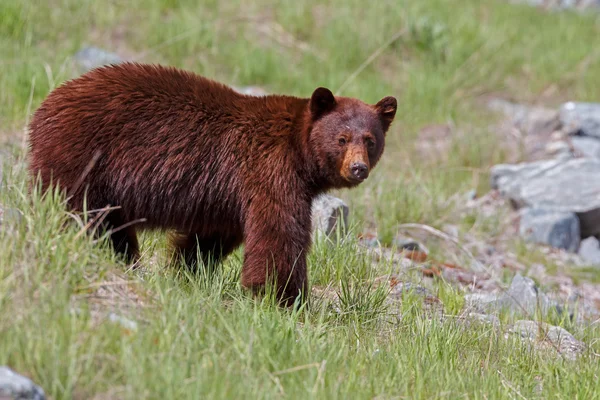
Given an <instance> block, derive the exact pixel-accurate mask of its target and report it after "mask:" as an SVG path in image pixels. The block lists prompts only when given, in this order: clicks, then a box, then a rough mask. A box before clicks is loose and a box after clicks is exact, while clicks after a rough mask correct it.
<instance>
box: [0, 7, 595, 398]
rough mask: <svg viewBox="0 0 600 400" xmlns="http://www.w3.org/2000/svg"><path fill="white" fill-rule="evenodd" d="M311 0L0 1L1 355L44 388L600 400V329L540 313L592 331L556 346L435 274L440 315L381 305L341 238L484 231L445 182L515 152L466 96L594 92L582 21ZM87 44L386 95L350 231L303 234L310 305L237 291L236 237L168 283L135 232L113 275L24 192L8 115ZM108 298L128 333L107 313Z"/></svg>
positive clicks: (77, 224)
mask: <svg viewBox="0 0 600 400" xmlns="http://www.w3.org/2000/svg"><path fill="white" fill-rule="evenodd" d="M322 3H323V2H318V1H312V0H309V1H285V2H279V4H278V3H277V2H267V1H238V0H235V1H227V2H223V1H212V0H209V1H202V2H199V1H192V0H181V1H178V0H132V1H129V2H120V1H93V0H49V1H46V2H33V1H27V0H3V1H1V2H0V165H2V175H3V176H2V178H3V179H2V184H1V186H0V206H1V207H2V208H3V209H5V210H8V209H10V210H13V211H14V210H19V212H14V213H10V214H9V213H6V212H5V215H4V222H3V223H2V225H1V226H0V365H4V364H6V365H9V366H11V367H12V368H13V369H15V370H17V371H19V372H21V373H23V374H26V375H28V376H30V377H32V379H33V380H34V381H36V382H37V383H38V384H40V385H41V386H42V387H43V388H44V389H45V390H46V392H47V394H49V395H50V396H51V397H52V398H54V399H72V398H73V399H90V398H95V399H120V398H127V399H130V398H131V399H133V398H135V399H140V398H148V399H164V398H177V399H179V398H190V399H192V398H199V397H201V398H281V397H285V398H375V397H377V398H407V397H410V398H449V399H450V398H451V399H454V398H461V397H466V398H482V399H483V398H582V399H583V398H586V399H587V398H594V397H595V396H598V395H597V394H596V385H597V380H598V374H599V373H600V367H599V366H598V365H599V364H598V359H597V358H596V356H595V355H594V354H597V353H599V352H600V343H599V341H598V340H597V338H598V337H600V336H599V335H600V327H599V326H598V324H596V325H595V326H592V327H586V328H583V327H581V326H575V325H573V324H572V323H571V322H570V321H568V320H553V321H551V322H552V323H554V324H560V325H562V326H565V327H567V328H568V329H569V330H570V331H571V333H573V334H574V335H575V336H576V337H577V338H578V339H580V340H583V341H585V342H586V343H588V344H590V348H589V349H588V350H587V351H586V353H585V354H584V356H582V357H581V358H579V359H578V360H577V361H568V360H565V359H562V358H560V357H559V358H557V357H556V356H554V355H552V354H550V352H538V351H534V350H533V349H532V347H531V346H530V345H529V344H527V343H524V342H522V341H521V340H520V339H519V338H518V337H516V336H514V335H512V336H511V335H508V337H505V335H504V333H503V330H502V329H501V328H496V327H494V326H493V325H489V324H485V323H472V322H470V323H467V322H466V321H465V319H464V318H463V315H462V314H461V307H462V304H463V302H464V301H463V300H462V297H463V294H462V292H461V291H460V290H457V289H455V288H453V287H452V286H450V285H449V284H447V283H445V282H443V281H440V282H437V283H436V285H437V286H436V287H437V289H436V290H437V293H436V295H437V297H439V298H440V299H441V300H442V303H443V308H444V317H443V318H440V315H439V314H440V310H438V309H436V307H433V308H432V307H431V305H429V304H423V302H424V301H423V299H422V298H421V297H419V296H417V295H415V294H413V293H408V294H406V295H404V296H403V298H402V299H401V301H397V302H390V301H388V300H387V293H386V290H387V287H385V286H378V285H377V282H378V279H377V278H380V277H382V276H386V275H387V274H389V273H391V272H395V269H396V268H397V266H395V265H392V264H389V263H379V264H375V265H373V264H372V262H371V260H370V259H369V258H368V257H367V256H366V255H362V254H360V253H358V251H357V249H356V234H357V233H358V232H364V231H367V230H369V231H372V230H375V231H377V234H378V235H379V236H380V237H381V239H382V240H383V241H384V243H390V242H391V239H392V238H393V236H394V235H395V234H396V231H397V226H398V224H402V223H407V222H417V223H422V224H428V225H431V226H433V227H441V226H442V225H443V224H446V223H452V224H456V225H458V226H459V227H460V229H461V230H464V231H469V232H470V233H472V234H473V235H476V236H478V237H481V238H482V239H483V240H485V239H486V238H488V237H491V236H493V235H495V234H497V233H499V232H498V231H499V229H500V227H499V226H498V221H497V218H498V216H481V215H478V214H467V215H465V214H464V213H463V212H462V211H461V210H462V208H461V206H462V205H463V204H462V203H463V200H462V199H463V198H462V197H461V196H462V194H463V193H466V192H467V191H468V190H470V189H477V190H478V191H479V192H480V193H483V192H484V191H486V190H487V181H488V177H487V170H488V168H489V167H490V166H491V165H493V164H495V163H497V162H500V161H503V160H504V159H506V157H508V156H509V155H510V154H509V152H510V149H511V148H513V147H511V143H508V142H507V141H509V140H510V139H507V138H505V137H502V136H500V135H498V134H496V132H495V131H494V128H493V127H494V124H495V123H496V122H497V118H498V117H497V116H496V115H494V114H492V113H490V112H489V111H488V110H487V109H486V107H484V102H485V100H486V99H487V98H488V97H489V96H498V97H503V98H508V99H515V100H519V101H524V102H529V103H539V104H546V105H551V106H555V105H557V104H559V103H560V102H562V101H565V100H569V99H578V100H582V101H587V100H590V101H594V100H596V101H597V100H598V93H600V79H598V77H600V52H598V51H597V49H596V47H597V46H594V43H596V42H597V38H598V35H599V34H600V23H599V22H598V21H600V19H599V17H598V16H596V15H594V14H575V13H569V12H563V13H547V12H543V11H540V10H537V9H535V8H529V7H525V6H518V5H511V4H508V2H504V1H500V0H498V1H491V0H490V1H482V0H465V1H461V2H456V1H453V0H432V1H427V2H425V1H419V0H405V1H397V0H394V1H391V0H390V1H387V0H381V1H377V2H374V3H372V4H371V5H368V6H367V5H366V3H365V2H364V1H358V0H344V1H342V0H333V1H330V2H328V4H326V5H324V4H322ZM84 45H95V46H99V47H103V48H106V49H109V50H111V51H114V52H117V53H118V54H119V55H121V56H122V57H124V58H128V59H133V60H137V61H142V62H156V63H164V64H170V65H174V66H178V67H182V68H185V69H189V70H192V71H195V72H198V73H200V74H203V75H205V76H208V77H211V78H214V79H217V80H220V81H223V82H226V83H229V84H233V85H239V86H241V85H259V86H261V87H263V88H265V89H266V90H268V91H269V92H280V93H287V94H294V95H300V96H309V95H310V93H311V92H312V90H313V89H314V88H316V87H317V86H327V87H329V88H331V89H332V90H333V91H337V92H338V93H339V94H343V95H347V96H355V97H359V98H361V99H363V100H365V101H369V102H376V101H377V100H379V99H380V98H382V97H384V96H386V95H394V96H396V97H397V98H398V100H399V109H398V113H397V117H396V122H395V124H394V125H393V128H392V130H391V131H390V133H389V134H388V141H387V146H386V152H385V154H384V157H383V160H382V162H381V164H380V166H378V168H377V169H376V170H375V171H374V173H373V175H372V177H371V178H369V180H368V181H367V182H365V184H363V185H362V186H361V187H360V188H358V189H355V190H352V191H341V192H338V193H336V194H337V195H339V196H340V197H342V198H343V199H345V200H346V201H347V202H348V203H349V204H350V206H351V218H352V222H353V231H352V232H351V234H350V235H348V237H347V238H345V240H343V241H342V242H341V243H339V244H337V245H335V246H332V245H329V244H325V243H323V244H319V245H318V246H316V247H315V248H314V249H313V252H312V253H311V255H310V259H309V261H310V263H309V268H310V276H311V281H312V283H313V285H314V293H313V299H312V300H313V304H312V307H311V308H310V309H309V310H302V311H299V312H296V313H293V312H289V311H286V310H280V309H278V308H277V307H276V306H274V305H273V302H272V301H271V300H270V299H269V298H267V299H264V300H260V299H253V298H251V297H248V296H247V295H246V294H245V293H244V292H243V291H242V290H241V288H240V286H239V283H238V282H239V272H240V267H241V263H242V253H241V251H238V252H237V253H236V254H235V255H234V256H232V257H230V258H229V259H228V260H227V263H226V265H224V266H223V268H221V269H219V270H218V271H217V273H216V274H214V275H211V276H205V275H204V274H203V273H201V275H202V276H186V275H184V274H182V273H180V272H177V271H173V270H170V269H167V268H166V266H165V265H164V264H165V262H164V261H165V257H164V255H165V254H164V253H165V242H164V238H163V237H162V236H160V235H156V234H150V233H148V234H145V235H144V236H143V238H142V239H143V245H142V247H143V250H144V251H145V255H144V259H143V262H142V263H143V264H144V268H143V269H142V271H141V272H137V271H136V272H133V271H129V270H127V266H126V265H124V264H123V263H121V262H120V261H118V260H116V259H115V258H114V257H113V255H112V253H111V252H110V251H109V249H108V247H107V246H106V243H104V242H100V243H95V242H94V241H93V240H92V239H91V238H90V237H88V236H87V235H85V234H84V233H85V227H84V225H85V221H83V220H82V219H81V217H80V216H77V215H72V214H69V213H67V212H66V211H65V209H64V207H63V202H62V200H61V199H60V198H58V197H57V196H46V197H44V198H42V197H41V196H40V194H39V193H34V194H33V195H32V196H29V195H28V193H27V177H26V173H25V161H24V154H25V149H24V148H23V143H25V140H26V130H25V126H26V123H27V121H28V118H29V116H30V114H31V112H32V111H33V110H35V108H36V107H37V106H38V105H39V103H40V102H41V101H42V100H43V98H44V97H45V96H46V95H47V94H48V92H49V91H50V90H51V89H52V88H54V87H56V86H57V85H59V84H60V83H61V82H62V81H64V80H66V79H69V78H71V77H73V76H75V75H76V74H77V72H76V70H75V68H74V67H73V65H72V63H71V61H70V57H71V56H72V55H73V54H74V53H76V52H77V51H78V50H79V49H80V48H81V47H82V46H84ZM440 126H445V127H447V129H450V131H451V132H452V133H453V134H452V139H451V141H450V145H449V147H448V148H446V149H445V151H444V152H443V153H442V154H441V155H440V156H438V155H434V154H425V155H423V153H421V152H419V151H418V149H419V144H422V143H423V142H424V141H425V139H423V135H424V132H425V131H426V128H427V127H430V128H431V127H434V128H432V129H435V127H440ZM66 222H70V223H69V224H66V225H67V226H68V227H67V229H61V228H62V227H63V226H64V225H65V223H66ZM515 246H516V247H515V249H516V250H515V251H516V252H519V251H520V250H519V249H520V247H519V246H520V244H519V243H516V244H515ZM430 250H431V251H432V253H433V254H436V252H437V254H440V253H441V252H443V251H446V250H445V248H442V247H439V248H438V247H436V246H435V245H434V246H432V248H431V249H430ZM521 253H523V254H521ZM521 253H520V254H521V256H522V261H523V262H528V261H531V260H533V259H536V260H537V258H536V257H538V255H537V254H524V253H525V252H524V251H522V252H521ZM457 257H458V259H459V260H461V258H460V257H463V256H461V255H459V256H457ZM420 276H421V275H420V272H419V271H414V274H409V276H407V277H406V279H419V277H420ZM111 312H114V313H116V314H118V315H119V316H122V317H125V318H128V319H129V320H133V321H136V326H135V327H133V326H130V324H128V323H127V322H121V323H119V322H111V320H110V318H109V317H107V315H109V313H111ZM508 322H510V319H505V318H503V319H501V323H502V324H504V323H508Z"/></svg>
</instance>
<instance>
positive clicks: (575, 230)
mask: <svg viewBox="0 0 600 400" xmlns="http://www.w3.org/2000/svg"><path fill="white" fill-rule="evenodd" d="M520 214H521V218H520V223H519V234H520V235H521V237H523V238H524V239H525V240H527V241H530V242H533V243H542V244H547V245H550V246H552V247H555V248H558V249H565V250H568V251H571V252H575V251H577V249H578V248H579V242H580V240H581V238H580V237H579V232H580V229H579V218H577V215H575V213H572V212H560V211H551V210H544V209H541V208H524V209H522V210H521V213H520Z"/></svg>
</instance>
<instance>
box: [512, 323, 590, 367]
mask: <svg viewBox="0 0 600 400" xmlns="http://www.w3.org/2000/svg"><path fill="white" fill-rule="evenodd" d="M509 331H510V332H511V333H515V334H517V335H519V336H521V338H523V339H527V340H530V341H532V342H534V343H544V342H546V343H547V344H549V345H550V347H551V348H553V349H554V350H556V351H558V352H559V353H560V354H562V355H563V356H565V357H566V358H568V359H570V360H574V359H576V358H577V356H578V355H579V354H581V353H582V352H583V351H584V350H585V347H586V346H585V344H584V343H583V342H580V341H579V340H577V339H575V337H573V335H571V334H570V333H569V332H568V331H567V330H566V329H563V328H561V327H559V326H553V325H549V324H546V323H544V322H536V321H517V322H516V323H515V324H514V325H513V326H512V327H511V328H510V329H509Z"/></svg>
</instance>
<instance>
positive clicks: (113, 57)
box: [73, 47, 123, 73]
mask: <svg viewBox="0 0 600 400" xmlns="http://www.w3.org/2000/svg"><path fill="white" fill-rule="evenodd" d="M73 58H74V60H75V62H76V64H77V66H78V68H79V70H80V72H82V73H83V72H87V71H89V70H92V69H94V68H98V67H102V66H104V65H110V64H120V63H122V62H123V59H121V57H119V56H118V55H117V54H114V53H110V52H108V51H106V50H102V49H100V48H97V47H85V48H83V49H81V50H80V51H78V52H77V53H76V54H75V56H74V57H73Z"/></svg>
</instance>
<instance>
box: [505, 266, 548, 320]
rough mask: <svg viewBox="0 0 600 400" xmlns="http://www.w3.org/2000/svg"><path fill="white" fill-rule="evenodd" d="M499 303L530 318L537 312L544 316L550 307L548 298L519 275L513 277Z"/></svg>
mask: <svg viewBox="0 0 600 400" xmlns="http://www.w3.org/2000/svg"><path fill="white" fill-rule="evenodd" d="M501 302H502V305H503V306H505V307H509V308H510V309H511V310H513V311H515V312H519V311H521V312H523V313H526V314H527V315H532V316H533V315H534V314H535V312H536V311H537V310H540V311H541V312H542V314H546V313H547V312H548V311H549V310H550V308H551V306H552V305H551V303H550V300H549V299H548V296H546V294H545V293H544V292H542V291H540V290H539V289H538V287H537V285H536V284H535V282H534V281H533V280H532V279H531V278H527V277H524V276H522V275H521V274H517V275H515V277H514V278H513V280H512V282H511V284H510V287H509V288H508V290H507V291H506V292H505V293H504V294H503V295H502V298H501Z"/></svg>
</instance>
